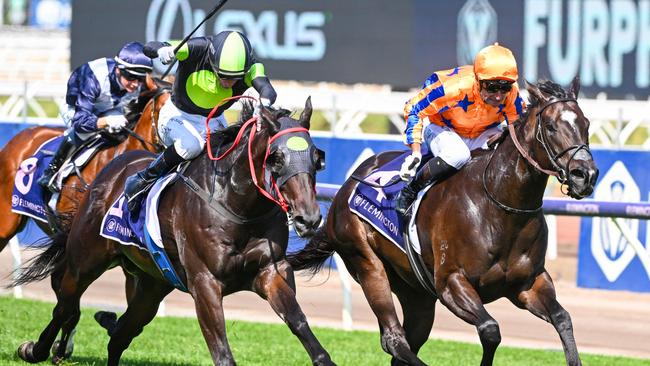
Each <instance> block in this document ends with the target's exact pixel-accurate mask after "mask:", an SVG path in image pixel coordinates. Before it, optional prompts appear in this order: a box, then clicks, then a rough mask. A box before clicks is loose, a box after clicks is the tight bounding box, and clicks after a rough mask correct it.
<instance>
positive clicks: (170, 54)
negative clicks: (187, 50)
mask: <svg viewBox="0 0 650 366" xmlns="http://www.w3.org/2000/svg"><path fill="white" fill-rule="evenodd" d="M158 58H159V59H160V62H162V63H163V65H169V64H171V63H172V62H173V61H174V60H175V59H176V54H175V53H174V46H165V47H161V48H159V49H158Z"/></svg>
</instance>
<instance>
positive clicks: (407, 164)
mask: <svg viewBox="0 0 650 366" xmlns="http://www.w3.org/2000/svg"><path fill="white" fill-rule="evenodd" d="M421 161H422V154H421V153H419V152H415V151H414V152H412V153H411V155H409V156H407V157H406V159H404V162H403V163H402V167H401V168H400V170H399V176H400V178H402V180H404V181H407V182H408V181H409V180H411V179H413V177H415V171H416V170H417V168H418V166H420V162H421Z"/></svg>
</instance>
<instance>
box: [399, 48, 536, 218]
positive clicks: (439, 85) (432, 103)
mask: <svg viewBox="0 0 650 366" xmlns="http://www.w3.org/2000/svg"><path fill="white" fill-rule="evenodd" d="M517 78H518V72H517V62H516V60H515V57H514V55H513V54H512V52H511V51H510V50H509V49H507V48H505V47H502V46H499V45H498V43H495V44H494V45H491V46H487V47H485V48H483V49H482V50H481V51H479V52H478V54H477V55H476V59H475V60H474V65H473V66H472V65H466V66H459V67H456V68H454V69H449V70H443V71H438V72H434V73H433V74H432V75H431V76H430V77H429V78H428V79H427V80H426V81H425V82H424V85H423V86H422V89H421V90H420V91H419V92H418V94H417V95H416V96H414V97H413V98H411V100H409V101H408V102H407V103H406V106H405V107H404V118H405V119H406V130H405V131H404V135H405V143H406V145H408V146H409V147H410V148H411V155H409V156H408V157H407V158H406V159H405V161H404V164H403V165H402V168H401V170H400V176H401V177H402V179H404V180H407V181H408V180H409V179H411V178H412V180H411V181H410V182H409V184H407V185H406V187H404V189H403V190H402V191H401V192H400V194H399V196H398V198H397V204H396V210H397V212H398V214H400V216H401V217H402V218H403V219H404V218H405V217H404V216H405V214H406V212H407V210H408V208H409V206H411V204H412V203H413V201H414V200H415V197H417V193H418V192H419V191H420V190H421V189H423V188H424V187H426V186H427V185H429V184H430V183H432V182H435V181H438V180H441V179H444V178H446V177H448V176H449V175H451V174H453V173H454V172H456V171H458V170H459V169H460V168H462V167H463V165H465V163H467V162H468V161H469V159H470V151H472V150H474V149H479V148H487V141H488V140H489V138H490V137H491V136H493V135H495V134H498V133H501V131H502V128H503V122H505V123H512V122H514V121H515V120H516V119H517V118H518V117H519V116H520V115H521V114H522V113H523V110H524V108H525V103H524V102H523V100H522V98H521V97H520V96H519V88H518V87H517ZM425 119H427V120H428V121H429V122H430V124H428V125H427V126H426V127H424V126H425V125H424V122H425ZM422 143H425V144H426V145H427V146H428V147H429V149H430V151H431V153H432V154H433V155H434V158H433V159H431V160H430V161H429V162H427V164H426V165H425V166H424V167H422V169H421V170H420V171H419V172H418V173H417V175H416V173H415V172H416V168H417V167H418V166H419V164H420V161H421V160H422V154H421V152H420V146H421V144H422Z"/></svg>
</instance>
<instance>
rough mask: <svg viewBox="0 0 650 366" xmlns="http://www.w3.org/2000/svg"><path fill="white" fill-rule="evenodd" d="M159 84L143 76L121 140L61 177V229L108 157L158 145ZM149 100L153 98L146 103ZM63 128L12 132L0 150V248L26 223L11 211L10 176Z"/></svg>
mask: <svg viewBox="0 0 650 366" xmlns="http://www.w3.org/2000/svg"><path fill="white" fill-rule="evenodd" d="M163 86H166V83H165V82H161V81H155V80H153V79H151V78H147V87H148V89H147V90H146V91H144V92H142V94H141V95H140V96H139V97H138V99H137V100H136V101H134V103H133V104H132V105H130V108H129V112H128V113H127V115H126V117H127V119H128V120H129V121H130V123H129V126H130V129H132V132H133V133H130V134H129V136H128V138H126V140H125V141H124V142H122V143H119V144H117V145H115V146H113V147H109V148H105V149H102V150H100V151H99V152H98V153H97V154H96V155H95V156H94V157H93V158H92V159H91V160H90V161H89V162H88V163H87V164H86V165H85V166H84V167H83V169H81V177H78V176H76V175H72V176H70V177H69V178H67V179H66V180H65V181H64V185H63V187H62V189H61V196H60V199H59V202H58V204H57V212H58V214H59V215H58V216H59V218H63V219H64V220H62V222H58V224H59V228H60V229H61V231H62V232H64V233H65V232H67V231H68V230H69V224H70V223H69V222H66V220H65V218H71V217H72V216H73V215H74V213H75V212H76V211H77V207H78V205H79V201H80V200H81V196H82V195H83V193H84V192H85V191H86V188H87V186H86V183H90V182H92V181H93V180H94V179H95V176H96V175H97V173H98V172H99V171H100V170H101V169H102V168H103V167H104V166H105V165H106V164H107V163H108V162H109V161H111V160H113V159H114V158H115V157H116V156H118V155H120V154H122V153H123V152H125V151H129V150H136V149H145V150H149V151H156V150H157V149H158V148H159V144H158V135H157V133H158V132H157V127H156V122H155V121H157V120H158V111H159V110H160V107H161V106H162V104H163V103H164V102H165V101H166V100H167V98H168V97H169V94H168V93H165V94H162V92H163V91H164V90H165V89H163V88H162V87H163ZM151 100H153V101H152V102H151V103H149V102H150V101H151ZM143 109H144V111H143ZM64 131H65V129H64V128H61V127H46V126H37V127H31V128H27V129H25V130H22V131H21V132H19V133H18V134H16V136H14V137H13V138H12V139H11V140H10V141H9V142H8V143H7V145H5V147H4V148H3V149H2V151H0V214H1V215H2V218H3V219H2V220H0V251H2V249H4V247H5V246H6V245H7V243H8V242H9V240H10V239H11V238H13V237H14V236H15V235H16V234H17V233H19V232H20V231H21V230H22V229H23V228H24V227H25V224H27V219H28V217H26V216H23V215H20V214H17V213H14V212H12V211H11V196H12V191H13V188H14V179H15V177H16V172H17V171H18V169H19V166H20V164H21V163H22V162H23V161H24V160H25V159H27V158H29V157H30V156H32V155H33V154H34V152H35V151H36V149H38V147H39V146H41V145H42V144H43V143H44V142H45V141H47V140H49V139H52V138H54V137H57V136H60V135H61V134H63V132H64ZM34 184H35V180H34ZM34 221H35V222H36V223H37V224H38V226H39V227H40V228H41V229H42V230H43V231H44V232H45V233H48V234H52V228H51V227H50V226H49V225H48V224H46V223H43V222H40V221H37V220H34Z"/></svg>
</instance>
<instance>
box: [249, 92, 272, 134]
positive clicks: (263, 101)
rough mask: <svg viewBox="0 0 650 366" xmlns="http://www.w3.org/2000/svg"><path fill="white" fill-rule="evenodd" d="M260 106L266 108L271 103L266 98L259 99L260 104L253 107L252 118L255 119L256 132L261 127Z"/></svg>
mask: <svg viewBox="0 0 650 366" xmlns="http://www.w3.org/2000/svg"><path fill="white" fill-rule="evenodd" d="M262 106H263V107H265V108H268V107H270V106H271V101H270V100H269V99H267V98H260V102H259V103H258V104H257V105H256V106H255V110H254V111H253V116H255V117H257V130H258V131H259V130H260V128H261V127H262Z"/></svg>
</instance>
